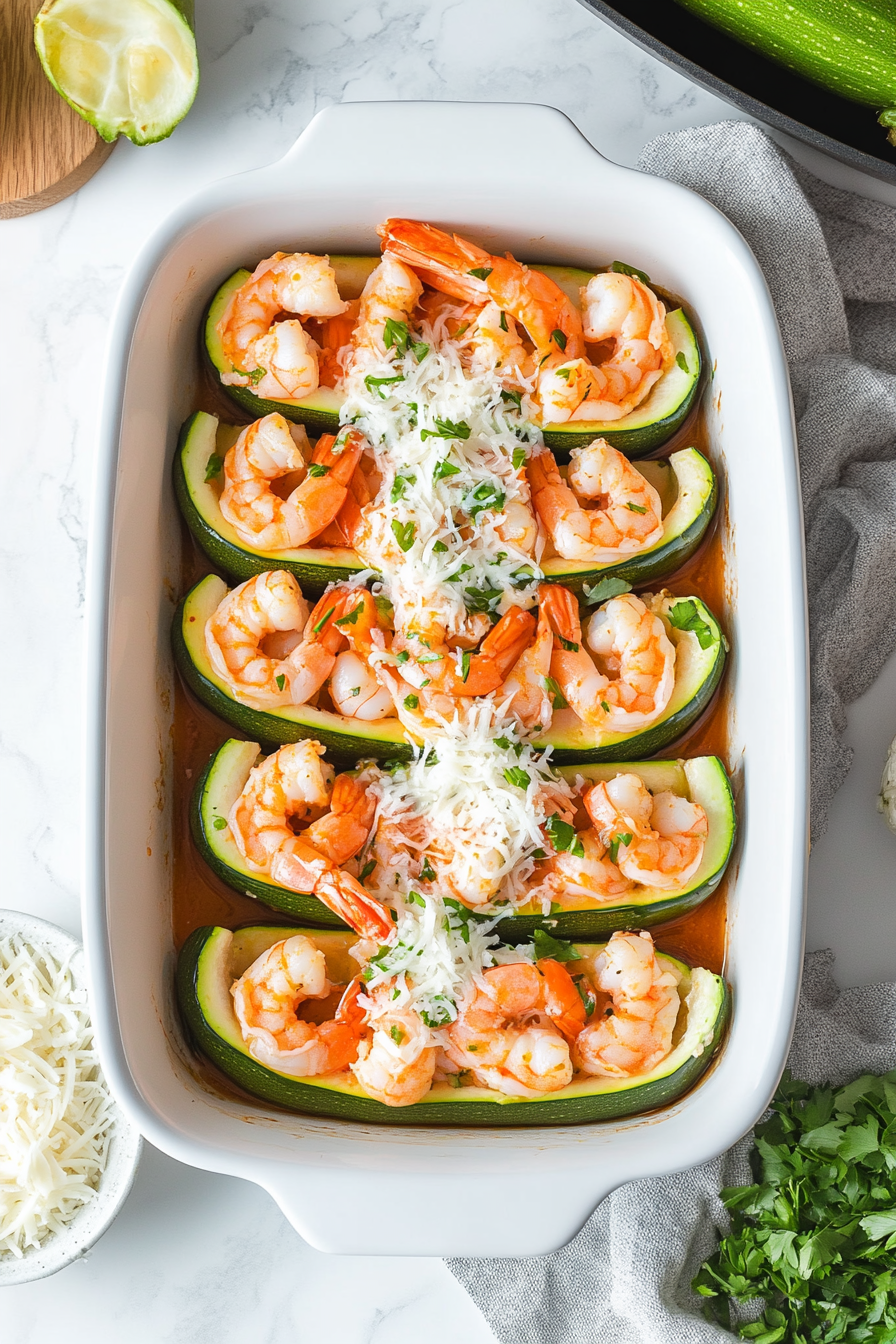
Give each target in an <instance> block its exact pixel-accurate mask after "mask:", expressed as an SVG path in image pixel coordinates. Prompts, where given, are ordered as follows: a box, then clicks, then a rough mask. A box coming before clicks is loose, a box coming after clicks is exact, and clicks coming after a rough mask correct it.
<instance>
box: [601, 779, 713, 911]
mask: <svg viewBox="0 0 896 1344" xmlns="http://www.w3.org/2000/svg"><path fill="white" fill-rule="evenodd" d="M582 801H583V802H584V804H585V807H586V808H587V810H588V815H589V817H590V818H591V820H592V821H593V822H594V825H595V827H597V829H598V831H599V833H600V836H601V839H602V840H603V841H604V843H606V844H609V843H610V841H611V840H615V841H617V842H619V840H620V837H622V840H623V842H622V843H619V845H618V863H619V868H620V870H621V872H622V873H623V874H624V875H625V876H626V877H627V878H629V879H630V881H632V882H640V883H642V884H643V885H644V886H647V887H658V888H659V889H660V890H667V889H669V888H676V887H682V886H684V884H685V883H686V882H688V881H689V880H690V879H691V878H692V877H693V875H694V873H696V871H697V869H698V868H699V867H700V864H701V862H702V860H703V851H704V848H705V847H706V837H707V835H708V833H709V822H708V819H707V816H706V812H705V811H704V809H703V808H702V807H701V806H700V804H699V803H692V802H690V800H689V799H687V798H682V797H681V796H680V795H679V794H676V793H671V792H669V791H668V790H663V792H661V793H656V794H654V795H652V796H651V794H650V791H649V790H648V788H647V786H646V784H645V783H644V782H643V780H642V779H641V778H640V777H639V776H638V775H632V774H620V775H617V776H616V778H615V779H612V780H607V781H602V782H601V783H599V784H595V785H594V786H593V787H592V788H590V789H587V790H586V791H585V793H584V794H583V795H582Z"/></svg>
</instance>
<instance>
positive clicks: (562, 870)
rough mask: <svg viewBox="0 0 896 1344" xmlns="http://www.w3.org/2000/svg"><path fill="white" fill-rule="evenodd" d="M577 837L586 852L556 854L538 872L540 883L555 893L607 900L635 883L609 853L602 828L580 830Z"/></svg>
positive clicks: (552, 893) (551, 892) (621, 893)
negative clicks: (540, 872) (600, 829)
mask: <svg viewBox="0 0 896 1344" xmlns="http://www.w3.org/2000/svg"><path fill="white" fill-rule="evenodd" d="M576 839H577V840H578V842H579V844H580V845H581V847H582V850H583V853H582V854H580V855H578V854H573V853H571V852H565V853H562V854H553V855H552V856H551V857H550V859H549V860H548V861H547V863H545V864H544V869H545V876H543V877H542V876H539V877H538V879H537V881H538V884H539V886H543V887H544V889H545V891H546V893H548V894H551V895H556V896H564V897H577V896H588V897H591V898H592V899H593V900H598V901H608V900H613V899H615V897H617V896H621V895H623V893H624V892H626V891H629V890H630V889H631V887H632V882H631V880H630V879H629V878H628V877H626V876H625V875H624V874H623V873H622V872H621V871H620V869H619V868H618V866H617V865H616V864H615V863H614V862H613V861H612V859H611V858H610V857H609V854H608V850H607V846H606V844H605V843H604V841H603V840H602V839H601V835H600V832H599V831H598V830H597V829H595V828H592V827H589V828H588V830H585V831H579V832H578V834H577V836H576Z"/></svg>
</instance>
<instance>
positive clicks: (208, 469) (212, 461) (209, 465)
mask: <svg viewBox="0 0 896 1344" xmlns="http://www.w3.org/2000/svg"><path fill="white" fill-rule="evenodd" d="M223 466H224V459H223V457H221V455H220V453H212V454H211V456H210V457H209V459H208V462H206V464H205V479H206V480H207V481H213V480H214V479H215V477H216V476H220V475H221V468H222V467H223Z"/></svg>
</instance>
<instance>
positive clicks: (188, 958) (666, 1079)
mask: <svg viewBox="0 0 896 1344" xmlns="http://www.w3.org/2000/svg"><path fill="white" fill-rule="evenodd" d="M301 932H306V933H307V934H308V936H309V937H311V938H313V939H314V941H315V943H316V944H317V945H318V947H320V949H321V950H322V951H323V952H324V955H325V956H326V959H327V973H328V975H329V977H330V979H331V980H332V981H333V982H334V983H337V984H338V983H345V982H346V981H348V980H350V979H351V978H352V977H353V976H354V975H355V974H356V972H357V965H356V963H355V962H354V961H353V960H352V959H351V957H350V956H349V954H348V948H349V947H350V946H351V945H352V944H353V943H354V942H356V941H357V939H356V936H355V935H354V934H351V933H329V932H328V933H322V932H321V931H320V930H319V929H307V930H302V929H298V928H295V927H291V928H282V927H277V926H274V925H263V926H257V925H256V926H253V927H250V928H244V929H239V930H237V931H236V932H235V933H231V931H230V930H229V929H223V928H213V927H210V926H208V927H205V928H201V929H197V930H196V931H195V933H193V934H191V935H190V937H189V938H188V939H187V941H186V943H185V944H184V946H183V948H182V949H181V953H180V957H179V959H178V967H177V994H178V1001H179V1003H180V1009H181V1013H182V1015H183V1018H184V1021H185V1023H186V1026H187V1028H188V1031H189V1033H190V1035H191V1036H192V1038H193V1040H194V1042H195V1044H196V1046H197V1047H198V1049H199V1050H200V1051H201V1052H202V1054H204V1055H205V1056H207V1058H208V1059H210V1060H211V1061H212V1063H213V1064H215V1065H216V1066H217V1067H218V1068H219V1069H220V1070H221V1071H222V1073H224V1074H226V1075H227V1077H228V1078H230V1079H231V1080H232V1081H233V1082H234V1083H236V1084H237V1085H238V1086H239V1087H241V1088H243V1089H244V1091H246V1092H249V1093H251V1094H252V1095H253V1096H255V1097H259V1098H260V1099H261V1100H262V1101H266V1102H271V1103H273V1104H274V1105H276V1106H283V1107H286V1108H287V1109H288V1110H291V1111H304V1112H308V1113H311V1114H313V1115H329V1116H337V1117H339V1118H340V1119H343V1120H355V1121H359V1122H362V1123H366V1124H369V1123H380V1124H389V1125H502V1126H503V1125H574V1124H581V1123H583V1122H587V1121H595V1120H616V1119H619V1118H620V1117H622V1116H626V1115H635V1114H639V1113H640V1112H642V1111H649V1110H654V1109H656V1108H657V1107H658V1106H668V1105H670V1104H671V1103H672V1102H674V1101H676V1100H677V1099H678V1098H679V1097H680V1096H681V1095H682V1094H683V1093H684V1092H686V1091H687V1090H688V1088H690V1087H692V1086H693V1085H694V1083H696V1082H697V1080H698V1078H699V1077H700V1075H701V1074H702V1073H704V1072H705V1070H706V1068H707V1066H708V1065H709V1063H710V1061H711V1060H712V1057H713V1055H714V1054H715V1052H716V1050H717V1049H718V1047H719V1045H720V1043H721V1039H722V1035H723V1032H724V1030H725V1026H726V1023H727V1020H728V1016H729V1013H730V996H729V992H728V989H727V986H726V984H725V982H724V980H722V979H721V977H720V976H717V975H713V974H712V973H711V972H710V971H707V970H704V969H702V968H697V969H694V970H691V968H690V967H688V966H686V965H685V964H684V963H683V962H681V961H676V960H675V959H674V958H673V957H667V956H665V955H664V954H663V953H660V954H659V959H660V961H661V962H666V963H668V964H669V966H670V967H675V968H676V969H677V970H679V971H680V972H681V974H682V981H681V985H680V993H681V995H682V1007H681V1010H680V1012H679V1020H678V1023H677V1024H676V1029H675V1035H674V1036H673V1047H672V1051H671V1053H670V1054H669V1055H668V1056H667V1057H666V1059H665V1060H663V1062H662V1063H661V1064H659V1065H658V1066H657V1067H656V1068H655V1069H653V1070H652V1071H651V1072H650V1073H648V1074H643V1075H641V1076H640V1077H635V1078H612V1079H611V1078H582V1079H581V1081H573V1082H572V1083H570V1085H569V1086H568V1087H565V1088H563V1089H562V1091H559V1092H554V1093H552V1094H551V1095H550V1096H549V1097H547V1098H544V1099H542V1098H538V1097H537V1098H527V1097H509V1096H504V1095H502V1094H500V1093H497V1092H492V1091H490V1090H488V1089H487V1088H482V1087H476V1086H474V1087H468V1086H460V1087H453V1086H451V1085H450V1084H449V1083H447V1082H446V1083H436V1084H435V1085H434V1086H433V1088H432V1090H431V1091H430V1092H429V1093H427V1097H426V1100H425V1101H419V1102H417V1103H416V1105H414V1106H402V1107H390V1106H385V1105H383V1103H382V1102H379V1101H373V1100H372V1099H371V1098H370V1097H367V1096H365V1095H364V1093H363V1092H362V1091H361V1089H360V1088H359V1087H358V1086H357V1085H356V1083H355V1082H354V1080H353V1079H352V1077H351V1075H350V1074H349V1073H348V1072H347V1071H346V1072H344V1073H338V1074H329V1075H325V1076H323V1077H319V1078H294V1077H290V1076H288V1075H287V1074H283V1073H278V1072H277V1071H276V1070H274V1069H270V1068H267V1067H266V1066H265V1065H263V1064H260V1063H259V1062H258V1061H257V1060H256V1059H254V1058H253V1057H252V1055H251V1054H250V1053H249V1050H248V1047H247V1046H246V1044H245V1042H244V1041H243V1038H242V1034H241V1032H240V1028H239V1023H238V1022H237V1019H236V1015H235V1013H234V1011H233V1006H232V999H231V995H230V987H231V985H232V983H233V981H234V980H235V979H237V978H238V977H239V976H240V975H242V973H243V971H244V970H246V969H247V967H249V966H250V965H251V964H252V962H253V961H254V960H255V958H256V957H258V956H260V955H261V953H262V952H264V951H265V950H266V949H267V948H268V947H270V946H271V945H272V944H273V943H275V942H278V941H279V940H280V939H281V938H289V937H291V936H292V935H293V934H296V933H301ZM578 950H579V951H581V953H582V960H581V961H578V962H575V961H573V962H569V963H567V969H569V970H570V971H571V972H572V973H573V974H577V973H578V972H581V971H585V970H587V969H588V968H589V964H593V960H594V958H595V957H596V956H597V955H598V954H599V953H600V951H601V944H591V945H581V946H580V947H579V948H578Z"/></svg>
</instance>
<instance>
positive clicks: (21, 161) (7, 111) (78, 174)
mask: <svg viewBox="0 0 896 1344" xmlns="http://www.w3.org/2000/svg"><path fill="white" fill-rule="evenodd" d="M39 7H40V6H39V0H0V70H2V78H0V219H10V218H12V217H13V216H15V215H30V214H31V213H32V211H34V210H45V209H46V207H47V206H48V205H55V204H56V202H57V201H61V200H62V199H63V198H64V197H66V196H70V195H71V194H72V192H73V191H77V190H78V188H79V187H80V186H83V184H84V183H85V182H86V181H87V179H88V178H89V177H92V176H93V174H94V173H95V172H96V170H97V168H99V166H100V164H101V163H102V162H103V160H104V159H106V158H107V157H108V155H109V154H111V152H112V150H113V148H114V145H108V144H106V142H105V140H103V139H102V138H101V137H100V136H98V135H97V133H96V131H95V130H94V129H93V127H92V126H89V125H88V124H87V122H86V121H82V119H81V118H80V117H79V116H78V114H77V112H73V111H72V109H71V108H70V107H69V105H68V103H67V102H65V100H64V99H63V98H61V97H60V96H59V94H58V93H57V92H56V90H55V89H54V88H53V86H52V84H51V83H50V81H49V80H48V79H47V77H46V75H45V74H44V72H43V70H42V69H41V64H40V61H39V60H38V59H37V52H36V51H35V50H34V36H33V34H34V15H35V14H36V13H37V10H38V8H39Z"/></svg>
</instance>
